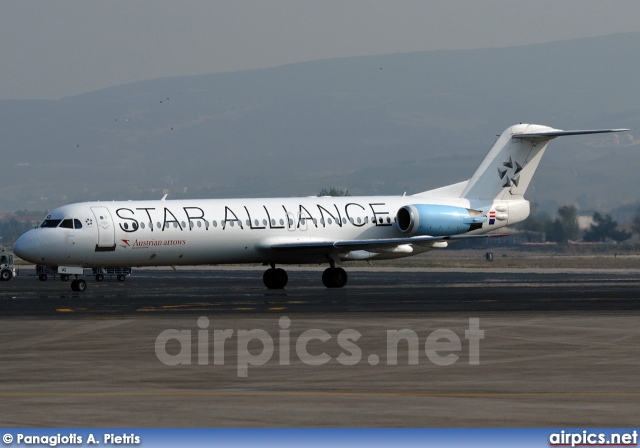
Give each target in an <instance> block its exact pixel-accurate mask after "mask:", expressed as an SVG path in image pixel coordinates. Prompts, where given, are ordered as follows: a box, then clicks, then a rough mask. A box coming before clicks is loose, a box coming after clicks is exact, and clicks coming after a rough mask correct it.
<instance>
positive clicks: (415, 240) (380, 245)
mask: <svg viewBox="0 0 640 448" xmlns="http://www.w3.org/2000/svg"><path fill="white" fill-rule="evenodd" d="M504 236H507V234H499V233H488V234H484V235H451V236H414V237H410V238H382V239H368V240H340V241H291V242H276V243H273V244H267V245H265V246H263V247H264V248H265V249H272V250H275V251H300V250H308V251H309V252H316V253H317V252H350V251H352V250H368V251H372V252H375V249H390V248H393V247H398V246H401V245H405V244H417V245H422V246H430V245H432V244H433V243H435V242H438V241H455V240H467V239H478V238H501V237H504Z"/></svg>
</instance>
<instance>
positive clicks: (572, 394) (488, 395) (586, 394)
mask: <svg viewBox="0 0 640 448" xmlns="http://www.w3.org/2000/svg"><path fill="white" fill-rule="evenodd" d="M223 395H246V396H255V395H265V396H278V395H279V396H282V395H287V396H304V395H309V396H338V397H340V396H344V397H354V396H355V397H367V396H373V397H416V398H524V397H555V398H562V397H585V398H599V397H608V398H611V397H640V392H477V393H476V392H451V393H446V392H424V393H422V392H417V393H414V392H340V391H268V390H246V389H245V390H217V391H215V390H214V391H211V390H209V391H200V392H189V391H157V392H3V393H0V397H5V398H8V397H122V396H131V397H134V396H135V397H162V396H185V397H197V396H223Z"/></svg>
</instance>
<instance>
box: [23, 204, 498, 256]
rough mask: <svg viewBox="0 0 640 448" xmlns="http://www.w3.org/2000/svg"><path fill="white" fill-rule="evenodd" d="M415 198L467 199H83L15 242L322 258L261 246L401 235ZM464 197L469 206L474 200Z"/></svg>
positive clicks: (110, 252) (155, 252)
mask: <svg viewBox="0 0 640 448" xmlns="http://www.w3.org/2000/svg"><path fill="white" fill-rule="evenodd" d="M416 203H423V204H424V203H428V204H434V205H447V206H455V207H462V208H469V207H470V206H471V204H470V202H469V201H468V200H467V199H461V198H449V199H447V198H431V199H428V200H426V199H424V198H416V197H412V196H403V197H395V196H371V197H350V196H346V197H306V198H275V199H224V200H223V199H209V200H167V201H122V202H85V203H76V204H70V205H66V206H63V207H60V208H57V209H55V210H53V211H52V212H51V213H50V214H49V215H48V216H47V218H46V219H45V222H44V223H43V225H41V227H39V228H36V229H33V230H31V231H30V232H28V233H27V234H26V235H25V237H24V240H23V241H22V247H23V248H24V247H25V246H29V253H37V259H32V260H30V261H33V262H37V263H38V264H43V265H50V266H60V265H65V266H83V267H110V266H123V265H127V266H162V265H165V266H173V265H198V264H224V263H323V262H326V261H327V259H326V256H325V255H323V254H322V253H318V252H313V251H304V252H295V251H293V252H285V253H278V252H274V251H272V250H270V249H269V247H270V246H271V245H273V244H278V243H294V242H296V241H305V242H310V241H334V240H358V239H369V240H373V239H388V238H401V237H404V236H406V235H405V234H404V233H403V232H402V231H401V230H400V229H399V228H398V226H397V225H396V214H397V212H398V210H399V209H400V208H401V207H403V206H407V205H411V204H416ZM473 205H474V208H476V209H478V205H479V204H477V203H476V204H473ZM495 206H496V204H495V203H494V202H488V203H487V204H485V205H484V206H483V207H481V208H480V211H482V212H483V214H485V215H486V214H488V213H489V212H490V211H491V209H492V207H493V208H494V209H495ZM499 215H500V216H499V217H501V219H496V220H494V221H491V223H490V222H486V223H484V224H483V226H482V228H481V229H478V230H474V231H473V232H469V233H486V232H488V231H491V230H495V229H497V228H500V227H502V226H504V225H506V224H507V222H508V220H507V219H506V216H504V215H505V213H500V214H499ZM65 220H66V221H65ZM48 223H49V224H48ZM65 223H66V224H67V225H66V226H64V224H65ZM70 223H73V227H74V228H69V227H71V225H70ZM54 226H55V227H54ZM431 248H432V246H426V247H414V248H413V250H412V251H408V250H404V251H403V250H388V251H386V250H381V251H380V252H371V251H346V252H343V253H340V254H338V257H339V258H340V259H341V260H349V259H383V258H399V257H404V256H409V255H415V254H416V253H419V252H423V251H426V250H430V249H431ZM355 252H357V253H355Z"/></svg>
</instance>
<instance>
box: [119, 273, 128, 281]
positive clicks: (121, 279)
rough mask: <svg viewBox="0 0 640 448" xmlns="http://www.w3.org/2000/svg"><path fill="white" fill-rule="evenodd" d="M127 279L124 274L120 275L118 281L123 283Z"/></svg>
mask: <svg viewBox="0 0 640 448" xmlns="http://www.w3.org/2000/svg"><path fill="white" fill-rule="evenodd" d="M126 278H127V277H126V276H125V275H124V274H118V281H119V282H123V281H125V279H126Z"/></svg>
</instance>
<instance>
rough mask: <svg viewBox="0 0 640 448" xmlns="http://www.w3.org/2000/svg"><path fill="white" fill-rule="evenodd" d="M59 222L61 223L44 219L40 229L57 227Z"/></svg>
mask: <svg viewBox="0 0 640 448" xmlns="http://www.w3.org/2000/svg"><path fill="white" fill-rule="evenodd" d="M60 221H62V220H61V219H45V220H44V221H43V222H42V224H40V227H42V228H45V227H58V224H60Z"/></svg>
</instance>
